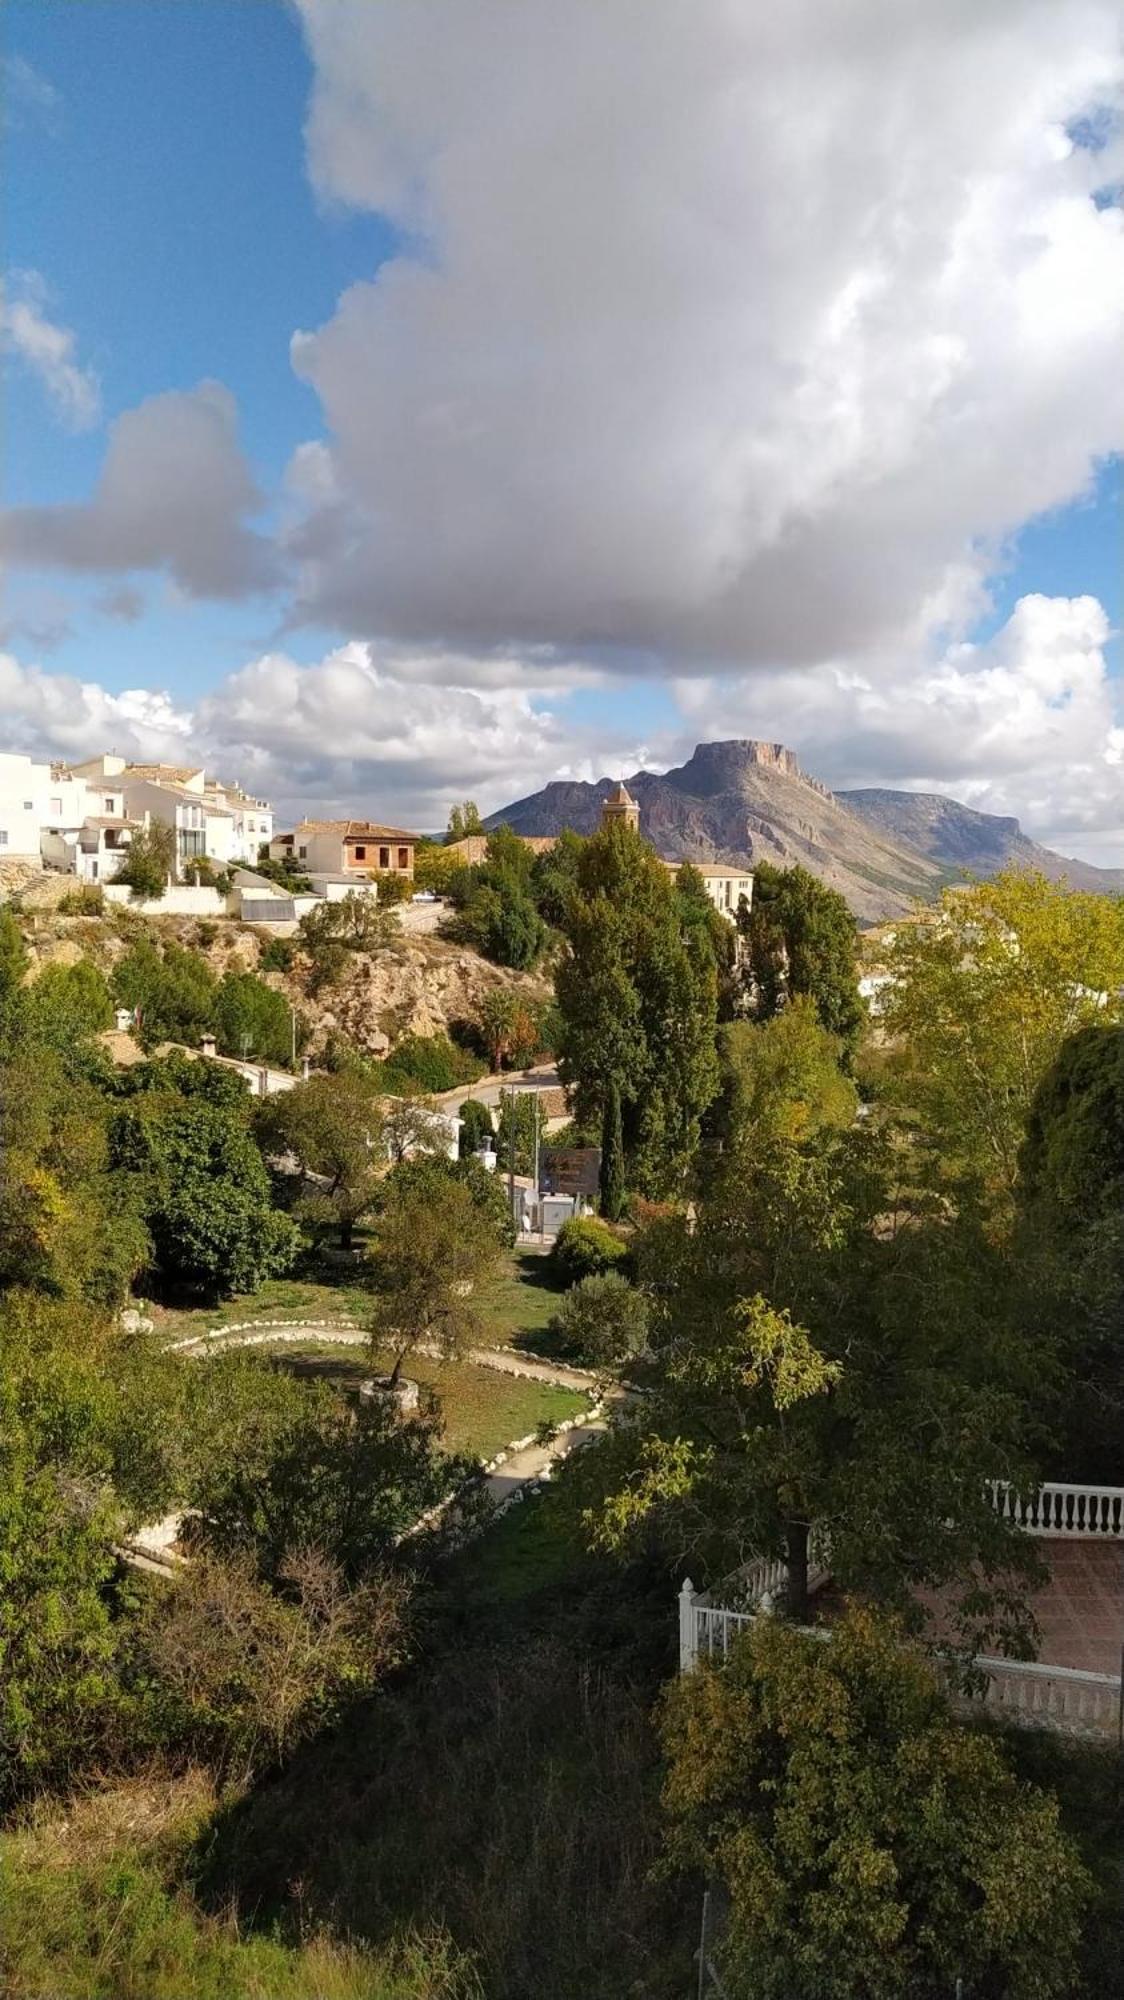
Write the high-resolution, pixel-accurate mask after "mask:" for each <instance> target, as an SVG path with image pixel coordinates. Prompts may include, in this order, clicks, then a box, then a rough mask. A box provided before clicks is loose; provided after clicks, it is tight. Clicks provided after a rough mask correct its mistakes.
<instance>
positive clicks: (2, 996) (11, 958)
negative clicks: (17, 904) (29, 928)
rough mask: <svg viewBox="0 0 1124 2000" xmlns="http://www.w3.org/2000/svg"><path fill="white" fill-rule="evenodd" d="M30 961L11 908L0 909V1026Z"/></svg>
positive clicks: (0, 1026) (21, 933)
mask: <svg viewBox="0 0 1124 2000" xmlns="http://www.w3.org/2000/svg"><path fill="white" fill-rule="evenodd" d="M28 962H29V961H28V956H27V947H26V945H25V944H24V941H23V932H22V931H21V930H20V927H19V925H18V923H17V922H16V920H15V917H14V916H13V915H12V912H11V910H9V909H7V908H5V909H0V1028H2V1027H3V1025H4V1022H5V1019H6V1017H7V1015H8V1012H9V1010H10V1008H11V1005H12V1002H13V1000H14V998H15V996H16V994H17V993H18V992H19V990H20V987H21V986H22V984H23V981H24V977H25V975H26V973H27V968H28Z"/></svg>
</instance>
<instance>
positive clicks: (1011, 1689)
mask: <svg viewBox="0 0 1124 2000" xmlns="http://www.w3.org/2000/svg"><path fill="white" fill-rule="evenodd" d="M992 1495H993V1499H994V1503H995V1506H996V1508H997V1510H998V1511H999V1512H1000V1513H1001V1514H1003V1516H1004V1518H1005V1519H1007V1520H1010V1521H1014V1522H1016V1523H1017V1525H1018V1526H1019V1527H1020V1528H1022V1529H1023V1531H1024V1533H1026V1534H1029V1535H1035V1536H1038V1537H1039V1538H1041V1540H1042V1541H1043V1543H1044V1547H1043V1549H1042V1554H1043V1556H1044V1558H1045V1561H1046V1566H1047V1571H1048V1576H1047V1581H1046V1583H1045V1584H1044V1586H1043V1587H1042V1589H1041V1590H1040V1591H1038V1592H1037V1593H1036V1594H1035V1596H1034V1597H1033V1598H1032V1600H1031V1609H1032V1610H1033V1612H1034V1615H1035V1618H1036V1619H1037V1622H1038V1626H1039V1630H1040V1632H1041V1635H1042V1642H1041V1643H1042V1650H1043V1652H1045V1653H1046V1654H1047V1656H1048V1659H1047V1661H1040V1660H1007V1659H1001V1658H998V1657H992V1656H990V1655H980V1656H979V1657H977V1658H976V1659H975V1660H973V1661H972V1662H971V1664H970V1666H969V1667H968V1668H967V1669H966V1670H965V1669H964V1667H963V1665H962V1663H960V1664H955V1665H954V1664H952V1663H950V1662H948V1661H947V1660H946V1659H944V1658H943V1656H942V1655H941V1654H940V1652H939V1650H938V1651H936V1652H935V1654H934V1661H935V1664H937V1665H938V1666H939V1667H940V1668H941V1670H942V1672H945V1673H946V1674H947V1675H948V1676H949V1679H950V1682H951V1683H952V1685H953V1693H954V1698H955V1699H956V1700H957V1702H958V1703H962V1704H963V1705H964V1706H966V1707H967V1708H968V1709H969V1710H971V1709H973V1708H976V1707H983V1708H984V1709H986V1710H988V1711H989V1712H991V1713H994V1714H996V1715H1000V1716H1001V1717H1002V1718H1003V1719H1004V1720H1006V1721H1010V1722H1016V1723H1020V1724H1023V1725H1025V1726H1028V1727H1032V1728H1045V1729H1051V1730H1060V1731H1062V1732H1064V1733H1065V1734H1068V1735H1077V1736H1085V1737H1088V1738H1091V1739H1092V1740H1095V1741H1097V1742H1101V1743H1106V1744H1108V1743H1114V1742H1119V1741H1120V1739H1121V1733H1122V1722H1124V1689H1122V1684H1121V1665H1122V1651H1124V1487H1120V1486H1099V1485H1067V1484H1064V1483H1061V1482H1053V1481H1052V1482H1049V1483H1048V1484H1046V1485H1044V1486H1041V1487H1039V1489H1038V1491H1037V1493H1036V1494H1034V1495H1033V1497H1032V1498H1030V1499H1022V1498H1020V1497H1019V1496H1018V1495H1017V1494H1015V1493H1014V1492H1012V1490H1011V1488H1010V1487H1009V1486H1007V1485H1006V1484H1005V1483H1004V1482H1002V1481H999V1480H997V1481H996V1482H995V1483H994V1486H993V1488H992ZM830 1576H831V1567H830V1551H829V1549H828V1547H827V1543H826V1539H825V1537H823V1536H822V1535H819V1536H817V1535H816V1534H815V1533H813V1536H812V1540H811V1547H810V1551H809V1575H808V1581H809V1585H810V1587H811V1588H812V1589H813V1590H815V1589H817V1588H820V1587H822V1585H823V1584H825V1583H827V1582H828V1581H829V1580H830ZM785 1581H786V1571H785V1565H784V1563H783V1562H780V1561H776V1560H772V1559H769V1558H765V1557H762V1558H759V1559H758V1560H757V1561H755V1562H751V1563H749V1564H747V1565H746V1566H745V1567H744V1568H743V1569H741V1570H739V1571H738V1572H737V1573H736V1575H735V1576H733V1577H729V1578H727V1579H725V1580H724V1582H723V1583H722V1584H720V1585H718V1586H717V1587H716V1588H715V1590H713V1591H701V1592H700V1591H696V1590H695V1589H694V1586H693V1585H692V1584H691V1582H690V1580H689V1579H688V1581H687V1582H686V1583H684V1585H683V1588H682V1590H681V1591H680V1593H679V1667H680V1671H681V1672H682V1673H689V1672H690V1671H691V1669H692V1668H693V1667H695V1666H697V1664H698V1662H699V1661H700V1660H722V1659H724V1658H725V1656H726V1654H727V1653H728V1652H729V1650H730V1647H731V1646H732V1644H733V1643H734V1640H735V1639H736V1638H737V1637H738V1635H739V1634H740V1633H741V1632H744V1631H746V1630H747V1629H748V1628H749V1626H750V1625H751V1624H752V1622H753V1620H754V1618H757V1617H760V1616H761V1615H762V1613H763V1612H768V1611H769V1610H771V1608H772V1603H773V1600H774V1599H776V1598H777V1597H778V1596H780V1595H781V1594H782V1593H783V1590H784V1587H785ZM924 1601H925V1606H926V1610H927V1611H928V1613H929V1623H930V1642H931V1644H932V1645H933V1647H935V1648H937V1649H939V1648H940V1646H941V1644H942V1641H945V1642H947V1641H949V1640H950V1639H951V1628H950V1627H949V1626H948V1625H947V1624H946V1623H945V1620H944V1618H943V1615H942V1614H943V1612H944V1609H945V1607H944V1604H943V1603H942V1599H941V1597H940V1595H939V1594H929V1595H927V1596H926V1598H925V1600H924ZM809 1630H811V1631H813V1632H814V1633H815V1636H816V1637H817V1638H821V1639H824V1640H830V1638H831V1627H830V1625H828V1624H825V1625H818V1626H814V1627H810V1628H809Z"/></svg>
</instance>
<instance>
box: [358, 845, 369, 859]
mask: <svg viewBox="0 0 1124 2000" xmlns="http://www.w3.org/2000/svg"><path fill="white" fill-rule="evenodd" d="M355 859H356V860H357V861H365V860H366V859H367V850H366V848H365V847H357V848H356V850H355Z"/></svg>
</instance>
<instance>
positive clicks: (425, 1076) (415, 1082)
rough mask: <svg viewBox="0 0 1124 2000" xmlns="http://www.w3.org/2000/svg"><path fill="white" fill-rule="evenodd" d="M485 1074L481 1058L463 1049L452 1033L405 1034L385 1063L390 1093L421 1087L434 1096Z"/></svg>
mask: <svg viewBox="0 0 1124 2000" xmlns="http://www.w3.org/2000/svg"><path fill="white" fill-rule="evenodd" d="M483 1074H484V1064H483V1063H482V1062H481V1061H480V1058H479V1057H478V1056H474V1055H470V1054H469V1051H468V1050H467V1049H459V1048H458V1047H457V1045H456V1043H455V1042H451V1041H450V1040H449V1037H448V1035H403V1037H402V1040H401V1041H400V1042H399V1043H398V1045H397V1047H396V1048H394V1049H393V1050H392V1051H391V1053H390V1055H389V1056H388V1057H387V1059H386V1061H385V1063H384V1064H383V1065H382V1078H381V1081H382V1085H383V1088H384V1089H385V1090H386V1091H387V1092H388V1093H389V1094H390V1096H392V1097H409V1096H410V1095H411V1094H415V1093H416V1092H417V1091H419V1090H422V1091H428V1092H429V1093H430V1094H431V1095H438V1094H439V1093H440V1092H441V1091H444V1090H455V1089H456V1087H457V1085H458V1084H459V1083H475V1082H476V1079H477V1077H478V1076H483Z"/></svg>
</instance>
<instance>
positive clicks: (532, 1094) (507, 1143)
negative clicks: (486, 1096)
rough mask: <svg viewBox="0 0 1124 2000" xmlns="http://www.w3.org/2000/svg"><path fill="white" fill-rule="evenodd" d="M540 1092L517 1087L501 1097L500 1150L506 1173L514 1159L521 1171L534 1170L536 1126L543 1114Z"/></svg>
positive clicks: (516, 1166) (498, 1151) (498, 1145)
mask: <svg viewBox="0 0 1124 2000" xmlns="http://www.w3.org/2000/svg"><path fill="white" fill-rule="evenodd" d="M537 1095H538V1093H537V1092H536V1091H533V1090H516V1091H507V1092H505V1094H504V1096H503V1097H502V1098H501V1099H500V1115H499V1121H498V1129H497V1133H496V1152H497V1155H498V1158H499V1168H500V1171H501V1172H502V1173H505V1174H506V1173H507V1172H508V1171H509V1170H510V1169H511V1167H512V1164H513V1162H514V1169H515V1172H516V1173H517V1174H531V1173H533V1172H534V1167H535V1130H536V1125H537V1123H538V1121H539V1118H540V1112H539V1108H538V1105H537ZM540 1138H541V1132H540Z"/></svg>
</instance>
